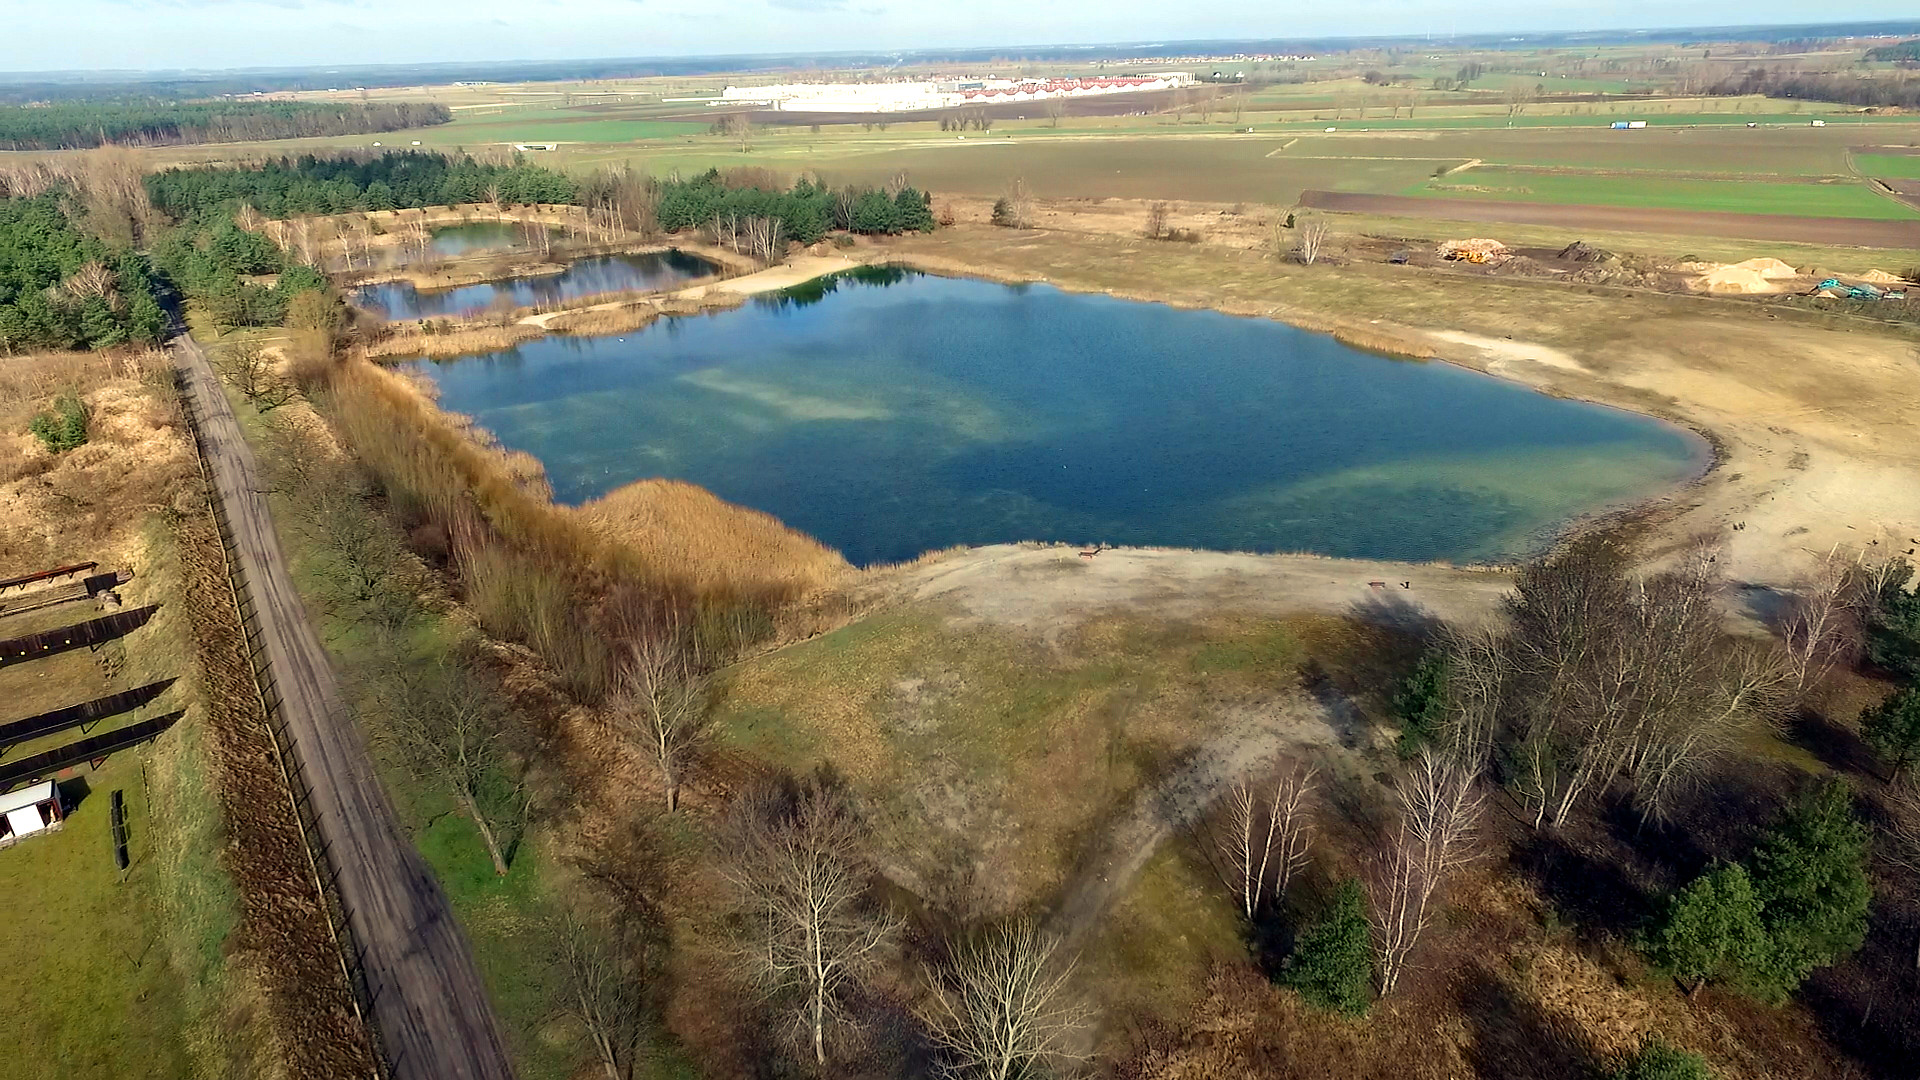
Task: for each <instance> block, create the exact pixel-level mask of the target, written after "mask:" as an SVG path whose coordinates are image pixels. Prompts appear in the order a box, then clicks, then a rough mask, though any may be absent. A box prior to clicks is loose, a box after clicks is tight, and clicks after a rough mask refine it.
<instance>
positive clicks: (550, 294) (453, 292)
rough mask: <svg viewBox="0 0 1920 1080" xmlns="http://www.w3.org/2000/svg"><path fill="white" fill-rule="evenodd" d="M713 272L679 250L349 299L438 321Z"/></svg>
mask: <svg viewBox="0 0 1920 1080" xmlns="http://www.w3.org/2000/svg"><path fill="white" fill-rule="evenodd" d="M462 227H463V228H470V227H471V226H462ZM718 269H719V267H717V266H715V265H714V264H713V263H711V262H708V261H707V260H706V259H702V258H700V257H699V256H697V255H688V254H686V253H685V252H682V251H652V252H647V253H645V254H640V255H601V256H595V257H593V258H587V259H577V260H575V261H573V262H571V263H569V264H567V268H566V269H565V270H562V271H561V272H559V273H557V274H541V275H538V276H534V277H519V278H508V279H506V280H503V281H488V282H482V283H480V284H478V285H461V286H458V287H456V288H451V289H420V288H417V287H415V286H414V284H413V283H412V282H410V281H383V282H380V283H378V284H374V285H362V286H360V287H359V288H357V289H354V290H353V291H352V293H351V294H350V295H349V298H350V299H351V300H352V302H353V304H354V305H355V306H356V307H360V308H364V309H366V310H368V311H371V312H373V313H374V314H376V315H380V316H383V317H385V318H388V319H423V318H440V317H445V316H463V315H478V314H480V313H482V312H486V311H506V310H512V309H514V308H523V307H531V306H533V305H535V304H557V303H566V302H571V301H574V300H578V299H580V298H581V297H584V296H594V295H598V294H600V293H617V292H628V291H633V290H656V289H670V288H673V287H675V286H677V285H680V284H682V283H684V282H688V281H692V280H693V279H695V278H701V277H706V276H707V275H709V274H712V273H714V272H715V271H717V270H718Z"/></svg>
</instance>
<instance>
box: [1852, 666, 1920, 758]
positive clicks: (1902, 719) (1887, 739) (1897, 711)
mask: <svg viewBox="0 0 1920 1080" xmlns="http://www.w3.org/2000/svg"><path fill="white" fill-rule="evenodd" d="M1860 734H1861V736H1862V737H1864V738H1865V739H1866V740H1867V745H1868V746H1871V747H1873V748H1874V750H1875V751H1876V752H1877V753H1879V755H1880V756H1881V757H1882V758H1883V759H1885V760H1886V762H1887V764H1888V765H1890V766H1891V767H1892V768H1893V774H1894V776H1895V777H1896V778H1897V777H1899V775H1900V774H1901V773H1902V772H1904V771H1905V770H1906V769H1907V767H1908V766H1910V765H1912V764H1913V763H1914V762H1915V761H1916V760H1920V684H1917V685H1913V686H1908V687H1905V688H1903V689H1900V690H1896V691H1894V693H1893V696H1891V697H1889V698H1887V699H1886V700H1885V701H1882V702H1881V703H1880V704H1878V705H1875V706H1874V707H1873V708H1871V709H1868V710H1867V711H1865V712H1863V713H1861V714H1860Z"/></svg>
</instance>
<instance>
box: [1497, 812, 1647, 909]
mask: <svg viewBox="0 0 1920 1080" xmlns="http://www.w3.org/2000/svg"><path fill="white" fill-rule="evenodd" d="M1512 859H1513V867H1514V869H1515V870H1516V871H1518V872H1519V873H1521V874H1522V875H1523V876H1525V877H1526V878H1527V880H1528V881H1531V882H1532V883H1533V885H1534V887H1535V888H1537V889H1539V890H1540V894H1541V895H1542V896H1544V897H1545V898H1546V899H1547V900H1548V901H1549V902H1551V903H1552V904H1553V906H1554V908H1555V910H1557V911H1560V912H1562V913H1564V914H1565V915H1566V916H1567V917H1568V918H1569V919H1571V920H1572V921H1573V922H1574V923H1576V924H1577V925H1579V926H1580V927H1581V928H1582V929H1599V930H1605V931H1609V932H1613V933H1626V932H1629V931H1631V930H1632V929H1633V928H1635V927H1637V926H1640V925H1641V924H1642V923H1644V922H1645V921H1646V920H1647V919H1648V918H1649V917H1650V916H1651V915H1652V914H1653V896H1652V894H1651V893H1650V892H1649V891H1648V890H1647V889H1645V888H1644V887H1643V886H1642V885H1641V884H1640V883H1639V882H1637V881H1635V880H1634V879H1633V877H1632V876H1631V875H1629V874H1628V873H1627V870H1626V867H1625V866H1623V865H1622V863H1621V861H1620V860H1619V859H1618V858H1613V857H1608V855H1607V854H1606V853H1600V852H1593V851H1589V850H1587V848H1586V846H1585V845H1582V844H1580V843H1578V842H1577V841H1576V840H1575V839H1574V838H1573V837H1570V836H1567V835H1565V834H1562V833H1556V832H1536V833H1534V834H1533V835H1532V836H1530V837H1527V838H1526V839H1524V840H1521V841H1519V842H1517V843H1516V844H1515V845H1514V847H1513V855H1512Z"/></svg>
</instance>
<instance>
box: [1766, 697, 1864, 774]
mask: <svg viewBox="0 0 1920 1080" xmlns="http://www.w3.org/2000/svg"><path fill="white" fill-rule="evenodd" d="M1786 740H1787V742H1789V743H1791V744H1793V745H1794V746H1797V747H1799V748H1800V749H1802V750H1805V751H1806V752H1807V753H1809V754H1812V755H1813V756H1814V757H1817V758H1819V759H1820V762H1821V764H1823V765H1825V766H1826V767H1827V768H1829V769H1832V770H1834V771H1836V772H1841V773H1849V774H1852V775H1855V776H1870V777H1873V778H1874V779H1879V778H1880V772H1879V767H1878V766H1879V762H1878V760H1877V759H1876V758H1875V757H1874V754H1873V751H1872V749H1870V748H1869V747H1868V746H1867V744H1866V742H1865V741H1864V740H1862V739H1861V738H1860V736H1859V734H1857V733H1856V732H1853V731H1850V730H1848V729H1846V728H1844V727H1841V726H1840V725H1839V724H1836V723H1834V722H1833V721H1831V720H1829V719H1827V718H1826V717H1824V716H1820V715H1818V714H1817V713H1812V712H1807V711H1804V710H1803V711H1801V712H1798V713H1796V714H1794V717H1793V719H1791V720H1789V721H1787V730H1786Z"/></svg>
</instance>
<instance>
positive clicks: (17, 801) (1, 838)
mask: <svg viewBox="0 0 1920 1080" xmlns="http://www.w3.org/2000/svg"><path fill="white" fill-rule="evenodd" d="M59 827H60V789H59V788H58V787H56V786H54V782H53V781H51V780H42V781H40V782H39V783H37V784H30V785H28V786H27V787H23V788H21V789H20V790H18V791H9V792H7V793H6V794H5V795H0V847H8V846H10V845H12V844H14V843H16V842H18V841H19V839H20V838H21V837H23V836H32V835H33V834H34V833H39V832H46V831H47V830H48V829H57V828H59Z"/></svg>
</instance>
